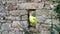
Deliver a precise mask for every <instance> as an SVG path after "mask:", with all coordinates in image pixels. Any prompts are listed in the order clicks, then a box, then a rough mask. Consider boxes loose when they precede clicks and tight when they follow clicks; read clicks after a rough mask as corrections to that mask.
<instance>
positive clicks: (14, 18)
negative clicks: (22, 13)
mask: <svg viewBox="0 0 60 34" xmlns="http://www.w3.org/2000/svg"><path fill="white" fill-rule="evenodd" d="M6 19H10V20H20V17H19V16H8V17H6Z"/></svg>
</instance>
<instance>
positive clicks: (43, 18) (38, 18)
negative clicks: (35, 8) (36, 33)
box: [36, 16, 45, 22]
mask: <svg viewBox="0 0 60 34" xmlns="http://www.w3.org/2000/svg"><path fill="white" fill-rule="evenodd" d="M36 18H37V22H44V20H45V17H43V16H37V17H36Z"/></svg>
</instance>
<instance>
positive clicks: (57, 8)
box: [55, 4, 60, 21]
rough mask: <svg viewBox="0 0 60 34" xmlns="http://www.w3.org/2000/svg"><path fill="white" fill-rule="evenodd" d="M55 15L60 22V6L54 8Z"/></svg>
mask: <svg viewBox="0 0 60 34" xmlns="http://www.w3.org/2000/svg"><path fill="white" fill-rule="evenodd" d="M55 11H56V13H58V19H59V21H60V4H58V5H57V7H56V8H55Z"/></svg>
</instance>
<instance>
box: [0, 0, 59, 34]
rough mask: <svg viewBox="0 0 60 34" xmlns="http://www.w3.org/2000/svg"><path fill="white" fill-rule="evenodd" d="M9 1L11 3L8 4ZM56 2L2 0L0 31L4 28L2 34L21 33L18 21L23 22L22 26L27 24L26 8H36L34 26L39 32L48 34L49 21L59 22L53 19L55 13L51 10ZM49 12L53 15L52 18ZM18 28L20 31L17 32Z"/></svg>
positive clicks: (45, 0) (48, 0)
mask: <svg viewBox="0 0 60 34" xmlns="http://www.w3.org/2000/svg"><path fill="white" fill-rule="evenodd" d="M5 2H7V5H5V6H4V4H5ZM9 3H10V4H13V5H11V6H9ZM15 3H16V5H14V4H15ZM57 4H58V3H53V2H52V1H50V0H29V1H28V0H2V5H0V7H1V8H0V15H2V16H0V18H1V19H0V24H1V25H0V29H1V32H2V30H3V31H4V30H6V31H4V32H2V34H22V32H21V31H22V30H23V29H22V28H20V26H21V24H20V23H24V27H27V26H28V11H27V10H29V9H36V18H37V25H36V28H37V29H39V30H40V31H41V34H50V32H49V27H50V26H51V23H52V22H51V21H52V20H53V22H55V21H56V22H57V23H59V21H58V20H56V19H54V18H55V16H56V13H55V12H54V11H53V10H54V8H55V7H54V6H56V5H57ZM51 14H52V15H53V16H52V17H53V19H52V20H51ZM4 18H5V19H4ZM56 22H55V23H54V24H56ZM41 23H43V24H41ZM19 25H20V26H19ZM13 29H14V30H13ZM8 30H9V32H8ZM10 30H11V31H10ZM12 30H13V31H12ZM19 30H21V31H20V32H19Z"/></svg>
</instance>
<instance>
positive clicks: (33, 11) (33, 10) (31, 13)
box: [27, 9, 36, 28]
mask: <svg viewBox="0 0 60 34" xmlns="http://www.w3.org/2000/svg"><path fill="white" fill-rule="evenodd" d="M35 10H36V9H29V10H27V11H28V28H30V27H35V26H33V25H31V22H30V19H31V17H36V13H35Z"/></svg>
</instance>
